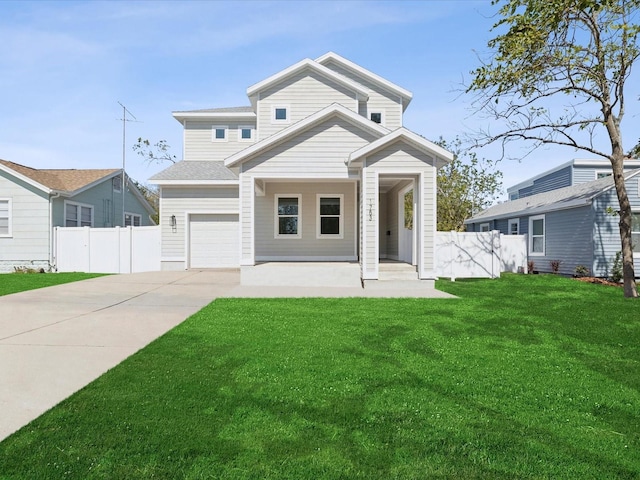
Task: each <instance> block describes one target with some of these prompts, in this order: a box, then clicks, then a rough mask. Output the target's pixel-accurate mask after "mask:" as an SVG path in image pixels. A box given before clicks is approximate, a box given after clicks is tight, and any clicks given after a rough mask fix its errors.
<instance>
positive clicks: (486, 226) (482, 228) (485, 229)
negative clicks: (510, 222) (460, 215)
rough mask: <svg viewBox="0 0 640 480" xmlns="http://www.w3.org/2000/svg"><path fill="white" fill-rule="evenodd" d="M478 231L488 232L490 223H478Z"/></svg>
mask: <svg viewBox="0 0 640 480" xmlns="http://www.w3.org/2000/svg"><path fill="white" fill-rule="evenodd" d="M480 231H481V232H489V231H491V224H490V223H481V224H480Z"/></svg>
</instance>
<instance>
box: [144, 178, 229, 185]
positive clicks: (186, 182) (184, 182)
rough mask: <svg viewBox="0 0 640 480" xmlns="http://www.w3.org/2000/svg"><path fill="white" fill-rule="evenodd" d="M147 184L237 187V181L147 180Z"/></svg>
mask: <svg viewBox="0 0 640 480" xmlns="http://www.w3.org/2000/svg"><path fill="white" fill-rule="evenodd" d="M149 183H151V184H153V185H160V186H171V185H175V186H198V185H208V186H211V185H218V186H234V185H239V184H240V182H239V180H151V179H150V180H149Z"/></svg>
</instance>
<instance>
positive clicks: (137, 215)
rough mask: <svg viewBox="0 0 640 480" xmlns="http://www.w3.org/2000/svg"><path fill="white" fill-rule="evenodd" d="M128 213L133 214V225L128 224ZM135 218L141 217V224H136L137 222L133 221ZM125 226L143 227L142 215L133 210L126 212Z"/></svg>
mask: <svg viewBox="0 0 640 480" xmlns="http://www.w3.org/2000/svg"><path fill="white" fill-rule="evenodd" d="M127 215H130V216H131V220H132V223H131V225H127ZM134 218H139V219H140V224H139V225H135V222H134V221H133V219H134ZM124 226H125V227H128V226H131V227H141V226H142V215H140V214H139V213H133V212H124Z"/></svg>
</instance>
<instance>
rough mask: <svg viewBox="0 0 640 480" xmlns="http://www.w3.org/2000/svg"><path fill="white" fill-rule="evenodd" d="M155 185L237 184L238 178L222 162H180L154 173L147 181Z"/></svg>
mask: <svg viewBox="0 0 640 480" xmlns="http://www.w3.org/2000/svg"><path fill="white" fill-rule="evenodd" d="M149 183H154V184H156V185H190V184H198V185H203V184H210V185H220V184H237V183H238V176H237V175H236V174H235V173H233V172H232V171H231V170H229V169H228V168H227V167H225V166H224V162H216V161H211V160H198V161H194V160H189V161H185V160H182V161H180V162H177V163H175V164H173V165H171V166H170V167H169V168H167V169H165V170H162V171H161V172H159V173H156V174H155V175H154V176H152V177H151V178H150V179H149Z"/></svg>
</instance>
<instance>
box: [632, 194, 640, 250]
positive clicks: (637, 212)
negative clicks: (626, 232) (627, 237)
mask: <svg viewBox="0 0 640 480" xmlns="http://www.w3.org/2000/svg"><path fill="white" fill-rule="evenodd" d="M638 187H640V185H638ZM631 215H638V216H640V210H632V211H631ZM635 233H636V235H639V234H640V231H638V232H635ZM633 234H634V231H633V218H632V220H631V240H632V242H631V246H632V247H633ZM636 247H637V251H636V250H635V249H634V250H633V258H640V245H636Z"/></svg>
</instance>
